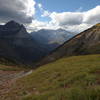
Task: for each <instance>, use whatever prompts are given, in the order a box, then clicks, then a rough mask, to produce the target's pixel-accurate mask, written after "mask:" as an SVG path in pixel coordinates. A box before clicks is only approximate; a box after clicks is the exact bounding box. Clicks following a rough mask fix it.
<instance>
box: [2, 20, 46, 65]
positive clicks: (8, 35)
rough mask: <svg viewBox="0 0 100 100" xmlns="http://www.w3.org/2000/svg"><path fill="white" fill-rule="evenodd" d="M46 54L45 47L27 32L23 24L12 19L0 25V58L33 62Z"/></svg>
mask: <svg viewBox="0 0 100 100" xmlns="http://www.w3.org/2000/svg"><path fill="white" fill-rule="evenodd" d="M45 54H46V53H45V51H44V49H42V48H41V46H40V45H39V44H38V43H37V42H36V41H35V40H34V39H33V38H32V36H31V35H30V34H28V33H27V31H26V29H25V27H24V26H23V25H20V24H18V23H16V22H14V21H11V22H8V23H7V24H6V25H4V26H3V25H1V26H0V59H2V58H4V59H7V60H9V61H12V62H16V63H22V64H32V63H34V62H37V61H39V60H40V59H41V58H42V57H43V56H45Z"/></svg>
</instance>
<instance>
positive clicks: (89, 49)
mask: <svg viewBox="0 0 100 100" xmlns="http://www.w3.org/2000/svg"><path fill="white" fill-rule="evenodd" d="M85 54H100V24H97V25H95V26H93V27H91V28H90V29H88V30H86V31H84V32H82V33H80V34H78V35H76V36H74V37H73V38H71V39H70V40H68V41H67V42H65V43H64V44H63V45H62V46H60V47H58V48H57V49H56V50H54V51H53V52H52V53H51V54H50V55H49V56H48V57H46V58H45V59H44V60H42V61H41V64H44V63H48V62H51V61H55V60H56V59H59V58H61V57H66V56H73V55H85Z"/></svg>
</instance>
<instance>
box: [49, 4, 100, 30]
mask: <svg viewBox="0 0 100 100" xmlns="http://www.w3.org/2000/svg"><path fill="white" fill-rule="evenodd" d="M48 17H50V18H51V22H50V23H52V24H53V25H56V26H60V27H62V28H64V29H67V30H69V31H76V32H81V31H83V30H85V29H87V28H89V27H91V26H92V25H94V24H96V23H99V22H100V5H98V6H96V7H95V8H93V9H90V10H88V11H84V12H82V11H77V12H61V13H57V12H52V13H49V15H48Z"/></svg>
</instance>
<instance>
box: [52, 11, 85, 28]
mask: <svg viewBox="0 0 100 100" xmlns="http://www.w3.org/2000/svg"><path fill="white" fill-rule="evenodd" d="M50 17H51V19H52V21H53V22H54V23H58V25H61V26H64V25H79V24H81V23H82V20H83V14H82V13H80V12H63V13H56V12H53V13H52V14H51V15H50Z"/></svg>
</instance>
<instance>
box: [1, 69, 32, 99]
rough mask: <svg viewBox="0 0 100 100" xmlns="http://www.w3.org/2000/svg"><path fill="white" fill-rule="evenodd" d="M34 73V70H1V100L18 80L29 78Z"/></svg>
mask: <svg viewBox="0 0 100 100" xmlns="http://www.w3.org/2000/svg"><path fill="white" fill-rule="evenodd" d="M31 73H32V70H28V71H25V70H21V71H13V70H9V71H6V70H0V98H1V97H2V96H3V95H4V94H5V93H7V92H9V90H10V87H11V86H12V85H13V84H14V83H15V82H16V80H17V79H19V78H22V77H24V76H27V75H29V74H31Z"/></svg>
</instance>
